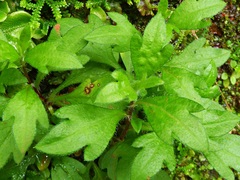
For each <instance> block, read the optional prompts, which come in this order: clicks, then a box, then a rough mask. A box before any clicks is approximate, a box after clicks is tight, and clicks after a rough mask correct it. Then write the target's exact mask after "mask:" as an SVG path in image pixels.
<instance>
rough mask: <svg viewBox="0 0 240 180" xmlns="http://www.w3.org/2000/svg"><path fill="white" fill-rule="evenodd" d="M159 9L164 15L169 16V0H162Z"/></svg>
mask: <svg viewBox="0 0 240 180" xmlns="http://www.w3.org/2000/svg"><path fill="white" fill-rule="evenodd" d="M158 11H159V12H161V14H162V15H163V17H164V18H165V19H166V18H167V11H168V0H161V1H160V2H159V4H158Z"/></svg>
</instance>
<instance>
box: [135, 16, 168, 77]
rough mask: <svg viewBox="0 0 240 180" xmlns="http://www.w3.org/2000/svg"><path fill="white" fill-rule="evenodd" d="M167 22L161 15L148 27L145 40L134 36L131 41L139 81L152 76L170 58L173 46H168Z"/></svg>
mask: <svg viewBox="0 0 240 180" xmlns="http://www.w3.org/2000/svg"><path fill="white" fill-rule="evenodd" d="M168 41H169V39H167V31H166V24H165V20H164V19H163V17H162V15H161V13H158V14H157V15H156V16H154V17H153V18H152V19H151V21H150V22H149V24H148V25H147V27H146V29H145V31H144V35H143V38H141V37H140V36H139V35H137V34H134V35H133V37H132V39H131V46H130V47H131V56H132V64H133V67H134V70H135V73H136V76H137V77H138V79H141V78H142V77H146V76H149V75H152V74H153V73H155V72H156V71H157V70H160V68H161V66H162V65H163V64H164V63H165V62H166V61H167V60H169V58H170V55H171V54H172V48H171V47H172V46H171V45H168V46H166V45H167V43H168Z"/></svg>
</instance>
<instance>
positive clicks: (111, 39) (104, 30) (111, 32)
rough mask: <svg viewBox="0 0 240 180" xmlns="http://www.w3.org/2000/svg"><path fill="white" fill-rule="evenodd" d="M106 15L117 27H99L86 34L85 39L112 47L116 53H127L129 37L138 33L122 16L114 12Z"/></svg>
mask: <svg viewBox="0 0 240 180" xmlns="http://www.w3.org/2000/svg"><path fill="white" fill-rule="evenodd" d="M108 15H109V17H110V18H111V19H112V20H113V21H115V22H116V23H117V25H116V26H113V25H106V26H101V27H99V28H97V29H95V30H94V31H93V32H91V33H90V34H88V35H87V36H86V37H85V39H86V40H87V41H90V42H94V43H98V44H105V45H112V46H113V47H114V50H115V51H117V52H125V51H129V44H130V40H131V37H132V35H133V34H134V33H138V31H137V30H136V29H135V28H134V26H133V25H132V24H131V23H130V22H129V21H128V20H127V19H126V18H125V17H124V16H123V15H120V14H118V13H115V12H109V13H108Z"/></svg>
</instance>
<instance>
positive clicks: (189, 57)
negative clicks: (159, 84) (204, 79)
mask: <svg viewBox="0 0 240 180" xmlns="http://www.w3.org/2000/svg"><path fill="white" fill-rule="evenodd" d="M205 42H206V39H204V38H200V39H198V40H195V41H193V42H192V43H191V44H190V45H188V46H187V48H185V49H184V51H183V53H182V54H180V55H179V56H175V57H174V58H173V59H172V60H171V61H169V62H168V63H166V64H165V66H169V67H172V68H176V67H177V68H180V69H185V70H187V71H190V72H192V73H194V74H196V75H203V74H204V71H205V69H206V68H208V66H209V64H211V62H212V61H213V62H214V63H215V64H216V66H217V67H219V66H221V65H223V64H224V63H225V62H226V61H227V59H228V58H229V56H230V51H228V50H224V49H217V48H212V47H203V45H204V44H205Z"/></svg>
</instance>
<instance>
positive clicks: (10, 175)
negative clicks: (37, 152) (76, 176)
mask: <svg viewBox="0 0 240 180" xmlns="http://www.w3.org/2000/svg"><path fill="white" fill-rule="evenodd" d="M12 143H14V142H12ZM9 147H10V146H9ZM35 160H36V157H35V156H34V155H32V154H31V155H26V156H25V157H24V159H23V160H22V161H21V163H19V162H18V164H16V163H15V162H14V161H9V162H8V163H7V164H6V165H5V166H4V167H3V168H2V169H1V168H0V177H1V179H4V180H5V179H16V180H20V179H23V177H26V174H27V173H26V172H27V169H28V167H29V166H30V165H33V164H34V163H35ZM0 167H1V166H0ZM27 177H28V178H29V176H27ZM38 177H39V174H38ZM28 178H27V179H28ZM35 179H36V178H35ZM36 180H37V179H36Z"/></svg>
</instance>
